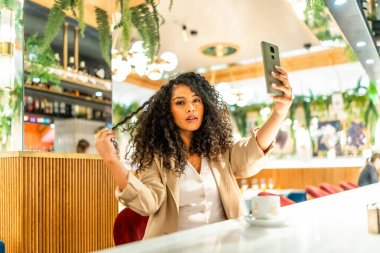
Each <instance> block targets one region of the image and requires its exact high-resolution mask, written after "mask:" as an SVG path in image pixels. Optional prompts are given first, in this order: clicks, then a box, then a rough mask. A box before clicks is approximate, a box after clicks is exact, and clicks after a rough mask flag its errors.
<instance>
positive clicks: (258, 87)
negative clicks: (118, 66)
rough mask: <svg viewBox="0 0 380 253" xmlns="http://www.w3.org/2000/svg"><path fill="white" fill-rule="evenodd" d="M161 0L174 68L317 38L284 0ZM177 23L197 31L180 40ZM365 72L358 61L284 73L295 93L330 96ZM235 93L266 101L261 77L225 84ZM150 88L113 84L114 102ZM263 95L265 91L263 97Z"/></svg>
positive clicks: (141, 95) (164, 45) (165, 47)
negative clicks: (209, 52)
mask: <svg viewBox="0 0 380 253" xmlns="http://www.w3.org/2000/svg"><path fill="white" fill-rule="evenodd" d="M168 7H169V0H161V2H160V4H159V12H160V13H161V14H162V15H163V16H164V18H165V24H164V25H163V26H162V28H161V51H162V52H164V51H172V52H174V53H175V54H177V56H178V58H179V66H178V67H177V69H176V70H175V71H178V72H183V71H193V70H196V69H197V68H200V67H207V66H211V65H218V64H226V63H227V64H228V63H233V62H237V61H242V60H248V59H252V58H256V57H260V55H261V49H260V42H261V41H262V40H265V41H269V42H272V43H274V44H277V45H278V46H279V48H280V51H281V52H286V51H291V50H297V49H302V48H303V46H304V44H305V43H311V44H312V45H313V46H314V45H319V41H318V40H317V39H316V38H315V36H314V35H313V34H312V33H311V32H310V30H309V29H308V28H307V27H306V25H305V24H304V23H303V22H302V21H301V20H300V19H299V18H298V17H297V15H296V14H295V12H294V10H293V8H292V6H291V5H290V4H289V2H288V0H192V1H187V0H173V7H172V10H171V11H169V10H168ZM182 25H186V26H187V29H188V30H197V32H198V35H197V36H196V37H192V36H190V34H189V41H187V42H186V41H184V40H183V36H182ZM215 42H226V43H233V44H237V45H238V46H239V47H240V51H239V52H238V53H237V54H236V55H234V56H230V57H226V58H222V59H220V58H219V59H216V58H211V57H207V56H204V55H202V54H201V50H200V48H201V47H202V46H204V45H206V44H210V43H215ZM364 74H365V71H364V70H363V68H362V66H361V65H360V64H359V63H350V64H343V65H337V66H329V67H323V68H317V69H311V70H303V71H295V72H291V73H289V78H290V81H291V83H292V85H293V89H294V94H295V95H302V94H303V95H308V94H309V89H310V90H312V91H313V93H314V94H315V95H316V94H331V93H332V92H334V91H344V90H346V89H348V88H350V87H353V86H355V85H356V82H357V80H358V78H359V77H361V76H363V75H364ZM229 85H230V86H231V88H232V89H234V92H236V91H237V92H240V93H243V94H246V96H247V102H248V104H252V103H261V102H270V100H271V99H270V97H269V96H267V95H266V94H267V93H266V88H265V81H264V78H263V77H262V78H255V79H248V80H242V81H238V82H233V83H230V84H229ZM154 93H155V91H154V90H151V89H148V88H142V87H140V86H137V85H133V84H129V83H116V82H114V92H113V100H114V101H115V102H117V103H122V104H130V103H132V102H133V101H138V102H139V103H140V104H142V103H143V102H145V101H146V100H147V99H148V98H149V97H150V96H151V95H153V94H154ZM263 94H264V95H263Z"/></svg>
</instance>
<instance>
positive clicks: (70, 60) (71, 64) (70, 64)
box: [67, 56, 76, 71]
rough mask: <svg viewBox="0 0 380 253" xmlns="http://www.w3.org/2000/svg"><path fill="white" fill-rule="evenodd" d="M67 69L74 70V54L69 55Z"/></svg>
mask: <svg viewBox="0 0 380 253" xmlns="http://www.w3.org/2000/svg"><path fill="white" fill-rule="evenodd" d="M67 68H68V70H71V71H75V70H76V69H75V61H74V56H70V57H69V65H68V67H67Z"/></svg>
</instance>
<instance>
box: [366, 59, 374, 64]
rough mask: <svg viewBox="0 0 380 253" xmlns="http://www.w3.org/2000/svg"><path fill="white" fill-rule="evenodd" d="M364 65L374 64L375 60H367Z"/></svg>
mask: <svg viewBox="0 0 380 253" xmlns="http://www.w3.org/2000/svg"><path fill="white" fill-rule="evenodd" d="M365 63H366V64H368V65H370V64H374V63H375V60H373V59H367V60H366V61H365Z"/></svg>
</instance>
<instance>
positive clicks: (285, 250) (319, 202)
mask: <svg viewBox="0 0 380 253" xmlns="http://www.w3.org/2000/svg"><path fill="white" fill-rule="evenodd" d="M374 202H380V183H377V184H371V185H368V186H364V187H359V188H358V189H354V190H349V191H344V192H341V193H337V194H332V195H329V196H326V197H322V198H317V199H314V200H308V201H304V202H301V203H298V204H294V205H290V206H286V207H282V208H281V211H280V212H281V213H282V217H284V218H285V219H286V221H287V222H288V225H287V226H284V227H256V226H249V225H248V224H247V223H246V222H245V221H244V219H232V220H227V221H223V222H218V223H215V224H211V225H207V226H202V227H199V228H194V229H190V230H185V231H180V232H177V233H173V234H170V235H165V236H160V237H157V238H153V239H150V240H146V241H140V242H136V243H130V244H126V245H124V246H120V247H114V248H112V249H108V250H105V251H104V252H105V253H106V252H107V253H118V252H120V253H121V252H134V253H148V252H155V251H157V249H164V250H163V251H165V252H168V253H175V252H181V253H193V252H197V253H198V252H199V253H202V252H205V253H206V252H207V253H209V252H214V253H216V252H219V253H230V252H234V253H240V252H241V253H251V252H255V253H267V252H270V253H305V252H308V253H332V252H334V253H335V252H345V253H351V252H352V253H357V252H360V253H375V252H379V249H380V234H370V233H368V220H367V204H371V203H374ZM102 252H103V251H102Z"/></svg>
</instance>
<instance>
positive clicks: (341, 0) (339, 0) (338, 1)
mask: <svg viewBox="0 0 380 253" xmlns="http://www.w3.org/2000/svg"><path fill="white" fill-rule="evenodd" d="M345 3H347V0H335V2H334V4H335V5H338V6H339V5H343V4H345Z"/></svg>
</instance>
